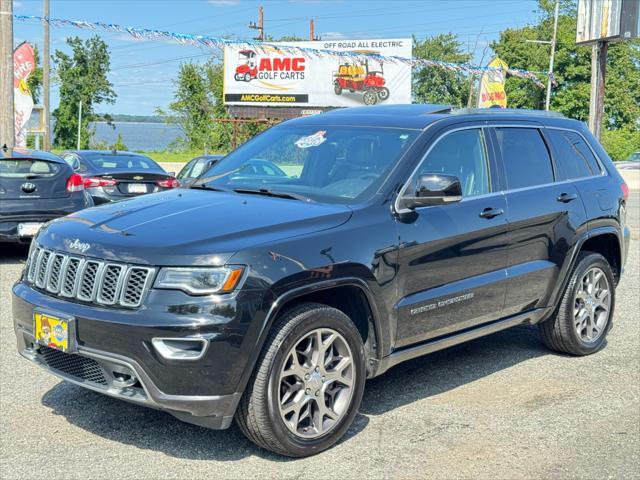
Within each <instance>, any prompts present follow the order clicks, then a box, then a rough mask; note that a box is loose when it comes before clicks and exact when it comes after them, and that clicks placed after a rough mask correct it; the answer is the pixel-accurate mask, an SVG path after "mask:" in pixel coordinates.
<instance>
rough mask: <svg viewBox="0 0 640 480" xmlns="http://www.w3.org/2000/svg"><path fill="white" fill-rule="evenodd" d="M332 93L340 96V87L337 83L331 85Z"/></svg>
mask: <svg viewBox="0 0 640 480" xmlns="http://www.w3.org/2000/svg"><path fill="white" fill-rule="evenodd" d="M333 91H334V93H335V94H336V95H341V94H342V87H341V86H340V84H339V83H334V85H333Z"/></svg>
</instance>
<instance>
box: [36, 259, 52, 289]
mask: <svg viewBox="0 0 640 480" xmlns="http://www.w3.org/2000/svg"><path fill="white" fill-rule="evenodd" d="M50 259H51V251H50V250H43V251H42V253H41V254H40V255H39V257H38V267H37V269H36V286H37V287H40V288H43V287H44V286H45V283H46V280H47V270H48V268H49V260H50Z"/></svg>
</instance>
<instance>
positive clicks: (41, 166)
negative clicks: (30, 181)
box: [0, 158, 60, 178]
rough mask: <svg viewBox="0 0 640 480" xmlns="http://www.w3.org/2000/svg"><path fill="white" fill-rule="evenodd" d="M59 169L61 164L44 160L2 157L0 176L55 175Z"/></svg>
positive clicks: (38, 176)
mask: <svg viewBox="0 0 640 480" xmlns="http://www.w3.org/2000/svg"><path fill="white" fill-rule="evenodd" d="M59 171H60V165H59V164H57V163H53V162H47V161H44V160H35V159H28V158H20V159H12V158H9V159H0V177H2V178H28V177H33V178H42V177H53V176H54V175H56V174H57V173H58V172H59Z"/></svg>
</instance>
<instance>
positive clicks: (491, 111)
mask: <svg viewBox="0 0 640 480" xmlns="http://www.w3.org/2000/svg"><path fill="white" fill-rule="evenodd" d="M451 114H452V115H526V116H530V115H533V116H536V117H553V118H565V116H564V115H563V114H561V113H559V112H552V111H549V110H529V109H526V108H458V109H454V110H451Z"/></svg>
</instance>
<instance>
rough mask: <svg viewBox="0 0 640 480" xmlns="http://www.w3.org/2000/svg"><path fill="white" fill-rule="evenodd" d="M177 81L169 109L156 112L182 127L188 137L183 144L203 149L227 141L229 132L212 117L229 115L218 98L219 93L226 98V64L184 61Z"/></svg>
mask: <svg viewBox="0 0 640 480" xmlns="http://www.w3.org/2000/svg"><path fill="white" fill-rule="evenodd" d="M174 84H175V87H176V90H175V93H174V100H173V102H171V103H170V104H169V108H168V110H167V111H166V112H165V111H163V110H162V109H160V108H157V109H156V114H157V115H161V116H164V117H166V121H167V123H172V124H175V125H178V126H179V127H180V128H181V129H182V131H183V133H184V136H185V140H184V141H182V140H181V142H182V143H183V145H180V146H182V147H183V148H187V149H194V150H195V149H198V150H201V149H205V148H213V149H216V148H219V147H220V146H221V145H224V144H225V143H226V142H225V140H226V138H225V137H226V135H225V133H226V132H225V131H224V129H221V128H220V126H219V124H217V123H215V122H212V121H211V120H212V118H214V117H215V118H225V117H226V112H225V111H224V109H222V111H221V110H220V103H219V101H218V93H219V95H220V98H222V65H220V64H214V63H213V62H211V61H210V62H207V63H205V64H204V65H197V64H194V63H183V64H181V65H180V70H179V72H178V78H177V80H175V81H174Z"/></svg>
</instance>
